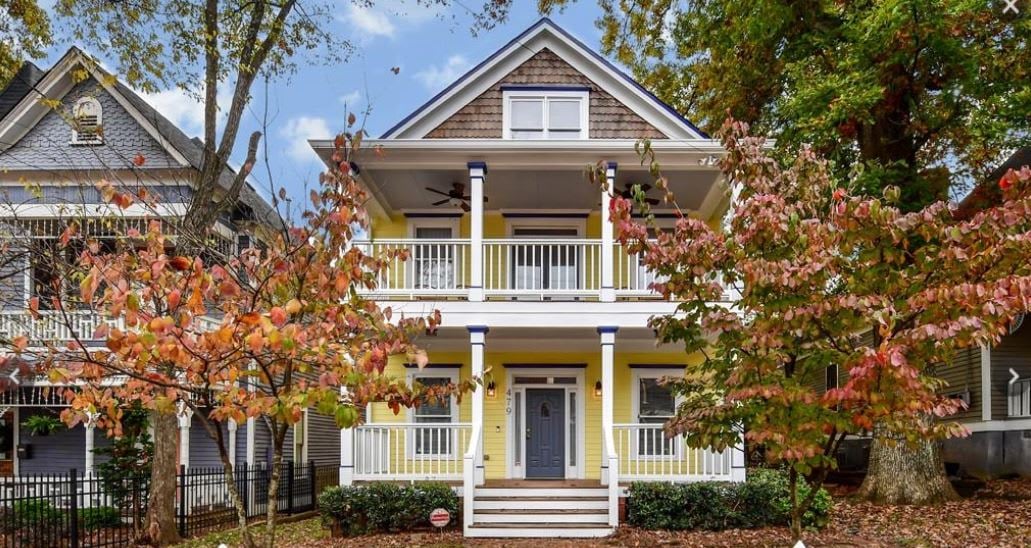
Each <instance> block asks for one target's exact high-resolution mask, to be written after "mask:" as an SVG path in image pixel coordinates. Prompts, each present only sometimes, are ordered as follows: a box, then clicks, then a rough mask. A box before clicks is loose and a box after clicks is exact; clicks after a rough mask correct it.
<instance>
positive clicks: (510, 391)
mask: <svg viewBox="0 0 1031 548" xmlns="http://www.w3.org/2000/svg"><path fill="white" fill-rule="evenodd" d="M565 365H566V364H555V366H554V367H550V366H545V367H519V368H514V367H513V368H506V369H505V386H506V389H505V396H506V397H510V398H512V399H511V401H512V402H515V396H516V393H520V394H521V398H522V406H521V411H522V416H521V417H520V424H521V425H522V427H523V433H522V434H520V436H522V437H521V439H523V440H525V439H526V436H525V432H526V389H527V388H530V389H533V388H543V389H553V390H563V391H564V393H565V396H564V398H563V400H562V406H563V412H564V414H565V418H566V424H565V425H564V426H563V428H562V439H563V442H564V443H565V447H564V451H565V452H564V453H563V462H564V464H565V478H564V479H584V478H585V477H586V468H587V466H586V462H587V460H586V458H585V454H586V449H587V448H586V446H585V440H586V424H587V418H586V416H585V415H586V413H585V409H586V404H585V402H586V398H587V393H586V392H585V388H584V387H585V384H584V375H585V374H586V371H585V370H584V368H583V367H564V366H565ZM516 375H518V376H521V377H522V376H537V377H548V384H543V385H542V384H518V385H517V384H515V377H516ZM554 377H576V384H575V385H571V384H551V379H553V378H554ZM570 392H576V393H577V396H576V449H577V451H576V466H570V464H569V420H570V416H569V394H570ZM513 405H514V403H513ZM514 435H515V410H514V409H513V408H512V406H511V405H510V406H507V407H506V410H505V478H506V479H526V442H525V441H524V442H523V443H522V444H520V447H521V451H520V455H519V462H520V464H519V466H516V464H515V447H513V443H512V439H513V436H514Z"/></svg>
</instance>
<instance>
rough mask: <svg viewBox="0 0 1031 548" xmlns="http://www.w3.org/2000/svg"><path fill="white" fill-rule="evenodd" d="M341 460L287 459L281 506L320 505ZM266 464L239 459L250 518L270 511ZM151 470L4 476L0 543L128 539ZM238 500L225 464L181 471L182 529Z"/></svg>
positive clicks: (213, 525)
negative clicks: (110, 476) (109, 475)
mask: <svg viewBox="0 0 1031 548" xmlns="http://www.w3.org/2000/svg"><path fill="white" fill-rule="evenodd" d="M338 470H339V469H338V467H337V466H335V465H327V466H317V465H315V463H307V464H295V463H293V462H287V463H284V464H283V465H282V468H281V472H280V478H279V489H278V495H277V496H276V500H275V504H276V508H277V510H278V512H279V513H280V514H284V515H286V514H297V513H301V512H307V511H310V510H314V509H315V505H316V499H317V497H318V494H319V493H320V492H321V491H322V490H323V489H325V488H326V487H329V486H330V485H335V484H336V483H337V474H338ZM271 479H272V470H271V469H270V468H269V467H266V466H262V467H248V466H246V465H242V466H240V467H239V468H237V470H236V474H235V486H236V489H237V492H238V493H239V494H240V500H241V502H242V504H243V505H244V509H245V510H246V513H247V517H248V519H253V518H259V517H262V516H265V515H266V513H267V511H268V505H269V503H270V501H269V483H270V482H271ZM149 480H150V478H149V476H146V475H140V476H138V477H136V476H132V475H130V476H129V477H122V478H119V479H118V480H117V481H112V480H105V479H103V478H100V477H98V476H95V475H92V476H84V475H83V474H81V473H79V472H78V471H77V470H74V469H72V470H70V471H69V472H68V474H47V475H34V476H19V477H16V478H0V547H3V548H7V547H11V548H14V547H19V548H22V547H24V548H32V547H51V546H57V547H70V548H79V547H82V548H85V547H96V548H100V547H105V546H127V545H131V544H134V541H135V540H136V539H137V538H139V537H140V536H141V533H142V528H143V526H144V525H143V524H144V517H145V515H146V511H147V508H146V505H147V492H148V487H149ZM238 520H239V518H238V517H237V511H236V507H235V506H234V505H233V501H232V497H231V495H230V493H229V489H228V487H227V486H226V477H225V473H224V471H223V469H222V468H189V469H186V468H185V467H183V468H180V470H179V474H178V476H177V478H176V521H177V526H178V528H179V534H180V535H182V536H184V537H191V536H196V535H200V534H203V533H206V532H208V531H212V530H217V529H225V528H227V527H232V526H234V524H236V523H237V522H238Z"/></svg>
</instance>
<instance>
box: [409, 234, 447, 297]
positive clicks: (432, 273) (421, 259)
mask: <svg viewBox="0 0 1031 548" xmlns="http://www.w3.org/2000/svg"><path fill="white" fill-rule="evenodd" d="M451 237H452V234H451V227H416V229H415V238H416V239H417V240H450V239H451ZM412 251H413V253H412V261H413V264H414V265H415V284H416V285H415V287H416V288H417V289H455V257H454V247H452V245H451V244H449V243H442V242H434V243H430V242H427V243H418V244H416V245H415V249H413V250H412Z"/></svg>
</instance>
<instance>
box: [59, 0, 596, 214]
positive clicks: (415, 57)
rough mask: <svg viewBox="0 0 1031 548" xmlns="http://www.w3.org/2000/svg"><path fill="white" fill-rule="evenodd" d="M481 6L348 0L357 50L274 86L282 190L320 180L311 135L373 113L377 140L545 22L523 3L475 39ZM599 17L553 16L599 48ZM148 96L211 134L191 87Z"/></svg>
mask: <svg viewBox="0 0 1031 548" xmlns="http://www.w3.org/2000/svg"><path fill="white" fill-rule="evenodd" d="M479 3H480V0H466V1H465V2H462V3H459V2H452V4H453V6H451V7H449V8H446V9H445V8H439V7H437V8H428V7H424V6H419V5H418V4H416V2H415V1H414V0H383V1H380V2H377V3H376V6H375V7H373V8H363V7H359V6H356V5H354V4H352V3H351V2H349V1H346V0H341V1H340V4H339V5H340V9H339V13H338V15H337V17H336V18H335V20H332V21H327V23H326V25H327V27H329V28H328V29H327V30H328V31H330V32H335V33H339V34H340V35H341V36H343V37H346V38H347V39H349V40H351V41H352V42H353V43H354V44H355V45H356V46H357V49H356V51H355V53H354V55H353V56H351V58H350V59H348V60H347V62H345V63H343V64H341V65H335V66H326V65H313V64H311V62H310V61H309V60H306V59H303V58H302V59H299V60H298V61H299V70H298V71H297V73H296V74H294V75H292V76H291V77H290V78H289V80H280V81H274V82H271V83H270V84H269V90H268V97H267V99H268V101H267V104H268V117H269V119H270V129H269V131H268V134H267V135H266V137H265V138H266V139H267V140H268V142H267V144H268V150H269V151H270V152H269V163H270V168H271V169H270V170H269V171H270V172H271V179H272V180H273V181H274V182H275V187H276V188H279V187H280V186H283V187H286V188H287V190H288V192H289V193H290V194H291V195H292V196H293V197H294V198H300V197H301V196H302V195H303V194H302V189H303V187H304V184H305V182H307V183H308V184H309V185H313V184H315V183H316V181H317V176H318V173H319V172H320V171H321V170H322V167H321V165H320V163H319V161H318V159H317V158H316V157H315V154H314V153H313V152H312V151H311V149H310V148H309V147H308V145H307V143H306V140H307V139H309V138H330V137H332V136H333V135H335V134H336V133H337V132H339V131H340V130H342V129H343V127H344V124H345V119H346V112H347V111H355V112H356V113H364V112H365V111H366V110H367V109H369V110H370V113H369V116H368V117H367V119H366V123H365V127H366V129H367V130H368V132H369V134H370V135H371V136H373V137H378V136H380V135H381V134H382V133H383V132H384V131H385V130H386V129H388V128H390V127H391V126H393V125H394V124H395V123H396V122H398V121H399V120H400V119H401V118H403V117H404V116H406V115H407V114H408V113H410V112H411V111H413V110H414V109H416V108H417V107H418V106H420V105H421V104H423V103H424V102H425V101H426V100H428V99H429V98H430V97H432V96H433V95H434V94H436V93H437V92H438V91H440V90H441V89H443V88H444V87H445V86H447V85H448V84H449V83H451V82H452V81H453V80H454V79H456V78H457V77H458V76H460V75H461V74H463V73H464V72H465V71H466V70H467V69H469V68H471V67H472V66H474V65H475V64H477V63H479V62H480V61H481V60H483V59H484V58H485V57H487V56H489V55H490V54H491V53H493V52H494V51H495V50H496V49H498V48H500V47H501V46H503V45H504V44H505V43H507V42H508V41H509V40H511V39H512V38H514V37H515V36H516V35H518V34H519V33H520V32H522V31H523V30H524V29H526V28H527V27H529V26H530V25H532V24H533V23H534V22H535V21H536V20H537V19H539V18H540V15H539V14H538V13H537V11H536V9H535V5H536V2H532V1H530V0H516V1H515V2H514V4H516V5H515V6H514V7H513V10H512V12H511V14H510V16H509V19H508V21H507V22H506V23H504V24H501V25H498V26H497V27H496V28H494V29H493V30H491V31H490V32H481V33H480V34H479V35H478V36H473V35H472V33H471V32H470V30H469V29H470V25H471V23H472V18H471V16H470V13H469V12H468V11H467V10H466V9H465V8H464V7H463V6H462V4H466V5H469V6H477V5H478V4H479ZM599 13H600V12H599V8H598V7H597V3H596V2H594V1H593V0H583V1H581V2H578V3H576V4H575V5H573V6H571V7H569V8H568V9H566V10H565V11H564V12H563V13H555V14H552V16H551V18H552V20H553V21H555V22H556V23H557V24H559V25H560V26H562V27H563V28H565V29H566V30H567V31H569V32H571V33H572V34H574V35H575V36H577V37H578V38H580V39H581V40H583V41H584V43H586V44H588V45H589V46H591V47H595V48H597V47H598V44H599V40H600V38H601V31H599V30H598V29H597V28H595V26H594V22H595V20H596V18H597V17H598V15H599ZM66 47H67V43H63V44H60V45H58V46H55V48H54V52H52V53H53V54H52V55H51V56H50V57H51V61H52V60H53V59H56V58H57V57H58V56H59V55H60V54H61V53H63V52H64V50H65V48H66ZM101 61H102V62H103V61H104V60H101ZM105 64H107V63H105ZM392 67H398V68H400V71H399V73H398V74H394V73H393V72H392V71H391V68H392ZM253 91H254V100H253V101H252V104H251V108H250V112H249V113H248V114H247V115H246V116H245V119H244V127H243V128H242V130H241V132H240V136H241V137H240V139H238V142H237V154H236V155H234V158H235V159H236V160H237V161H239V159H240V158H241V157H242V155H243V154H242V152H241V151H242V149H243V148H244V146H245V143H246V136H247V135H249V134H250V132H251V131H252V130H254V129H260V125H261V123H260V119H261V116H262V114H263V111H264V105H265V104H266V103H265V99H266V98H265V96H264V95H265V93H264V84H263V83H261V82H259V83H256V84H255V87H254V90H253ZM145 98H147V99H148V100H149V101H150V102H151V103H152V104H153V105H154V106H155V107H157V108H158V109H159V110H160V111H161V112H162V113H163V114H164V115H165V116H167V117H169V118H170V119H171V120H172V121H173V122H175V123H176V124H178V125H179V127H181V128H182V129H183V130H184V131H186V132H187V134H189V135H191V136H192V135H200V133H201V132H202V128H203V113H202V109H201V107H200V106H199V105H198V104H197V103H196V102H195V101H194V100H193V99H191V98H190V97H188V96H187V95H186V94H184V93H183V92H181V91H179V90H175V89H172V90H166V91H163V92H160V93H157V94H151V95H147V96H145ZM224 100H226V101H227V100H228V98H226V99H224ZM269 171H266V170H265V168H264V166H263V165H262V166H259V168H258V169H256V170H255V172H254V174H253V178H254V179H255V183H257V184H259V185H261V186H262V187H263V188H264V189H267V188H269V185H268V181H269V179H270V176H269Z"/></svg>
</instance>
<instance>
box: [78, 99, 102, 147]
mask: <svg viewBox="0 0 1031 548" xmlns="http://www.w3.org/2000/svg"><path fill="white" fill-rule="evenodd" d="M72 115H73V119H72V124H73V125H72V144H73V145H99V144H101V143H103V142H104V133H103V129H102V124H103V122H104V120H103V118H104V112H103V109H101V107H100V101H98V100H97V99H96V98H95V97H83V98H81V99H79V100H78V101H76V102H75V108H74V109H73V110H72Z"/></svg>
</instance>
